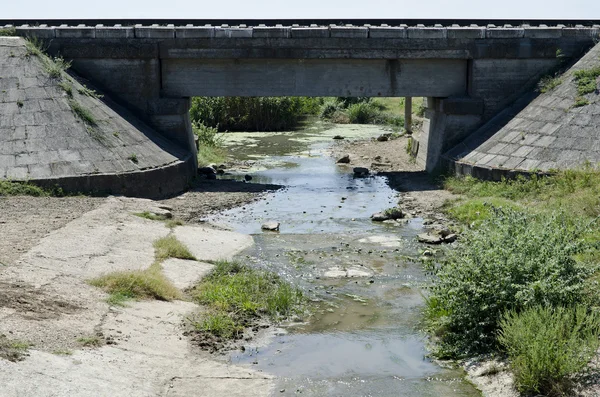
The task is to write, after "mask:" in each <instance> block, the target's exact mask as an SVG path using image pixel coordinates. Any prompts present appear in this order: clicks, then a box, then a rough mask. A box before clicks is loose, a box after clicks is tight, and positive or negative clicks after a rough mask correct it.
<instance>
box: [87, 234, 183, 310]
mask: <svg viewBox="0 0 600 397" xmlns="http://www.w3.org/2000/svg"><path fill="white" fill-rule="evenodd" d="M154 257H155V262H154V263H153V264H152V266H150V267H149V268H148V269H145V270H132V271H122V272H114V273H109V274H106V275H104V276H101V277H97V278H95V279H92V280H90V281H89V282H88V283H89V284H90V285H93V286H94V287H98V288H102V289H103V290H104V291H106V292H108V293H109V294H110V297H109V298H108V303H110V304H112V305H123V303H124V302H125V301H127V300H129V299H157V300H164V301H171V300H173V299H180V298H181V297H182V294H181V291H180V290H179V289H178V288H177V287H175V286H174V285H173V283H172V282H171V281H170V280H169V279H168V278H167V277H165V275H164V274H163V273H162V267H161V263H162V262H163V261H164V260H166V259H168V258H180V259H192V260H195V258H194V256H193V255H192V254H191V253H190V251H189V250H188V248H187V247H186V246H185V245H183V244H182V243H181V242H180V241H179V240H177V238H175V236H173V235H169V236H167V237H163V238H160V239H158V240H156V241H155V242H154Z"/></svg>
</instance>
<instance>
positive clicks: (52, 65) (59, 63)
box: [43, 57, 71, 79]
mask: <svg viewBox="0 0 600 397" xmlns="http://www.w3.org/2000/svg"><path fill="white" fill-rule="evenodd" d="M43 60H44V62H43V63H44V70H45V71H46V73H48V75H49V76H50V77H51V78H53V79H59V78H61V77H62V75H63V73H64V72H65V71H67V69H69V68H70V67H71V62H70V61H65V60H64V59H63V58H61V57H57V58H54V59H51V58H49V57H44V58H43Z"/></svg>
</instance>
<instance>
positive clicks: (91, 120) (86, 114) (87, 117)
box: [69, 99, 98, 127]
mask: <svg viewBox="0 0 600 397" xmlns="http://www.w3.org/2000/svg"><path fill="white" fill-rule="evenodd" d="M69 106H70V107H71V110H72V111H73V113H74V114H75V115H76V116H77V117H78V118H79V119H81V120H82V121H83V122H84V123H85V124H87V125H89V126H90V127H95V126H96V125H98V122H97V121H96V118H95V117H94V115H93V114H92V112H90V111H89V110H88V109H87V108H85V107H83V106H82V105H81V104H80V103H79V102H77V101H76V100H75V99H69Z"/></svg>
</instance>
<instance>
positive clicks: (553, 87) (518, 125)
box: [445, 45, 600, 179]
mask: <svg viewBox="0 0 600 397" xmlns="http://www.w3.org/2000/svg"><path fill="white" fill-rule="evenodd" d="M599 76H600V45H596V46H595V47H594V48H592V49H591V50H590V51H589V52H588V53H587V54H586V55H585V56H584V57H583V58H581V59H580V60H579V61H578V62H577V63H576V64H575V65H574V66H573V67H572V68H570V69H569V70H568V71H567V72H565V73H564V74H563V75H562V76H559V77H556V78H553V79H547V80H546V81H545V84H541V87H540V88H541V91H543V92H542V93H541V94H540V95H539V96H537V98H535V99H534V100H533V101H532V102H531V103H529V104H528V105H527V106H525V105H526V103H527V101H529V100H531V97H532V96H534V95H533V94H530V95H528V96H526V97H524V98H522V99H521V100H520V101H518V102H517V103H515V105H514V106H513V107H512V108H509V109H507V110H505V111H504V112H502V113H501V114H500V115H498V116H497V117H496V118H494V119H492V120H491V121H490V122H489V123H487V124H486V125H485V126H483V127H482V128H481V129H479V130H478V131H477V132H475V133H474V134H473V135H471V137H470V138H468V139H467V140H465V142H463V143H461V144H460V145H458V146H457V147H455V148H454V149H452V150H451V151H449V152H448V153H447V154H446V155H445V157H446V160H447V161H450V163H451V168H452V169H453V170H455V171H456V173H457V174H462V175H473V176H477V177H483V178H486V179H499V178H500V177H502V176H508V175H509V174H510V173H511V171H512V172H514V171H517V172H540V171H541V172H547V171H550V170H555V169H572V168H577V167H580V166H582V165H584V164H592V165H596V164H598V163H599V162H600V142H599V141H598V136H600V122H599V119H598V117H597V116H598V115H599V114H600V96H599V92H598V85H597V79H598V77H599Z"/></svg>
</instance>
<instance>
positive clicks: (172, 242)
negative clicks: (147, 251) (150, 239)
mask: <svg viewBox="0 0 600 397" xmlns="http://www.w3.org/2000/svg"><path fill="white" fill-rule="evenodd" d="M154 250H155V257H156V260H157V261H159V262H162V261H163V260H165V259H168V258H179V259H190V260H196V258H195V257H194V255H192V253H191V252H190V250H189V249H188V248H187V247H186V246H185V245H184V244H183V243H182V242H180V241H179V240H177V238H176V237H175V236H173V235H169V236H167V237H163V238H160V239H158V240H156V241H155V242H154Z"/></svg>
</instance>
